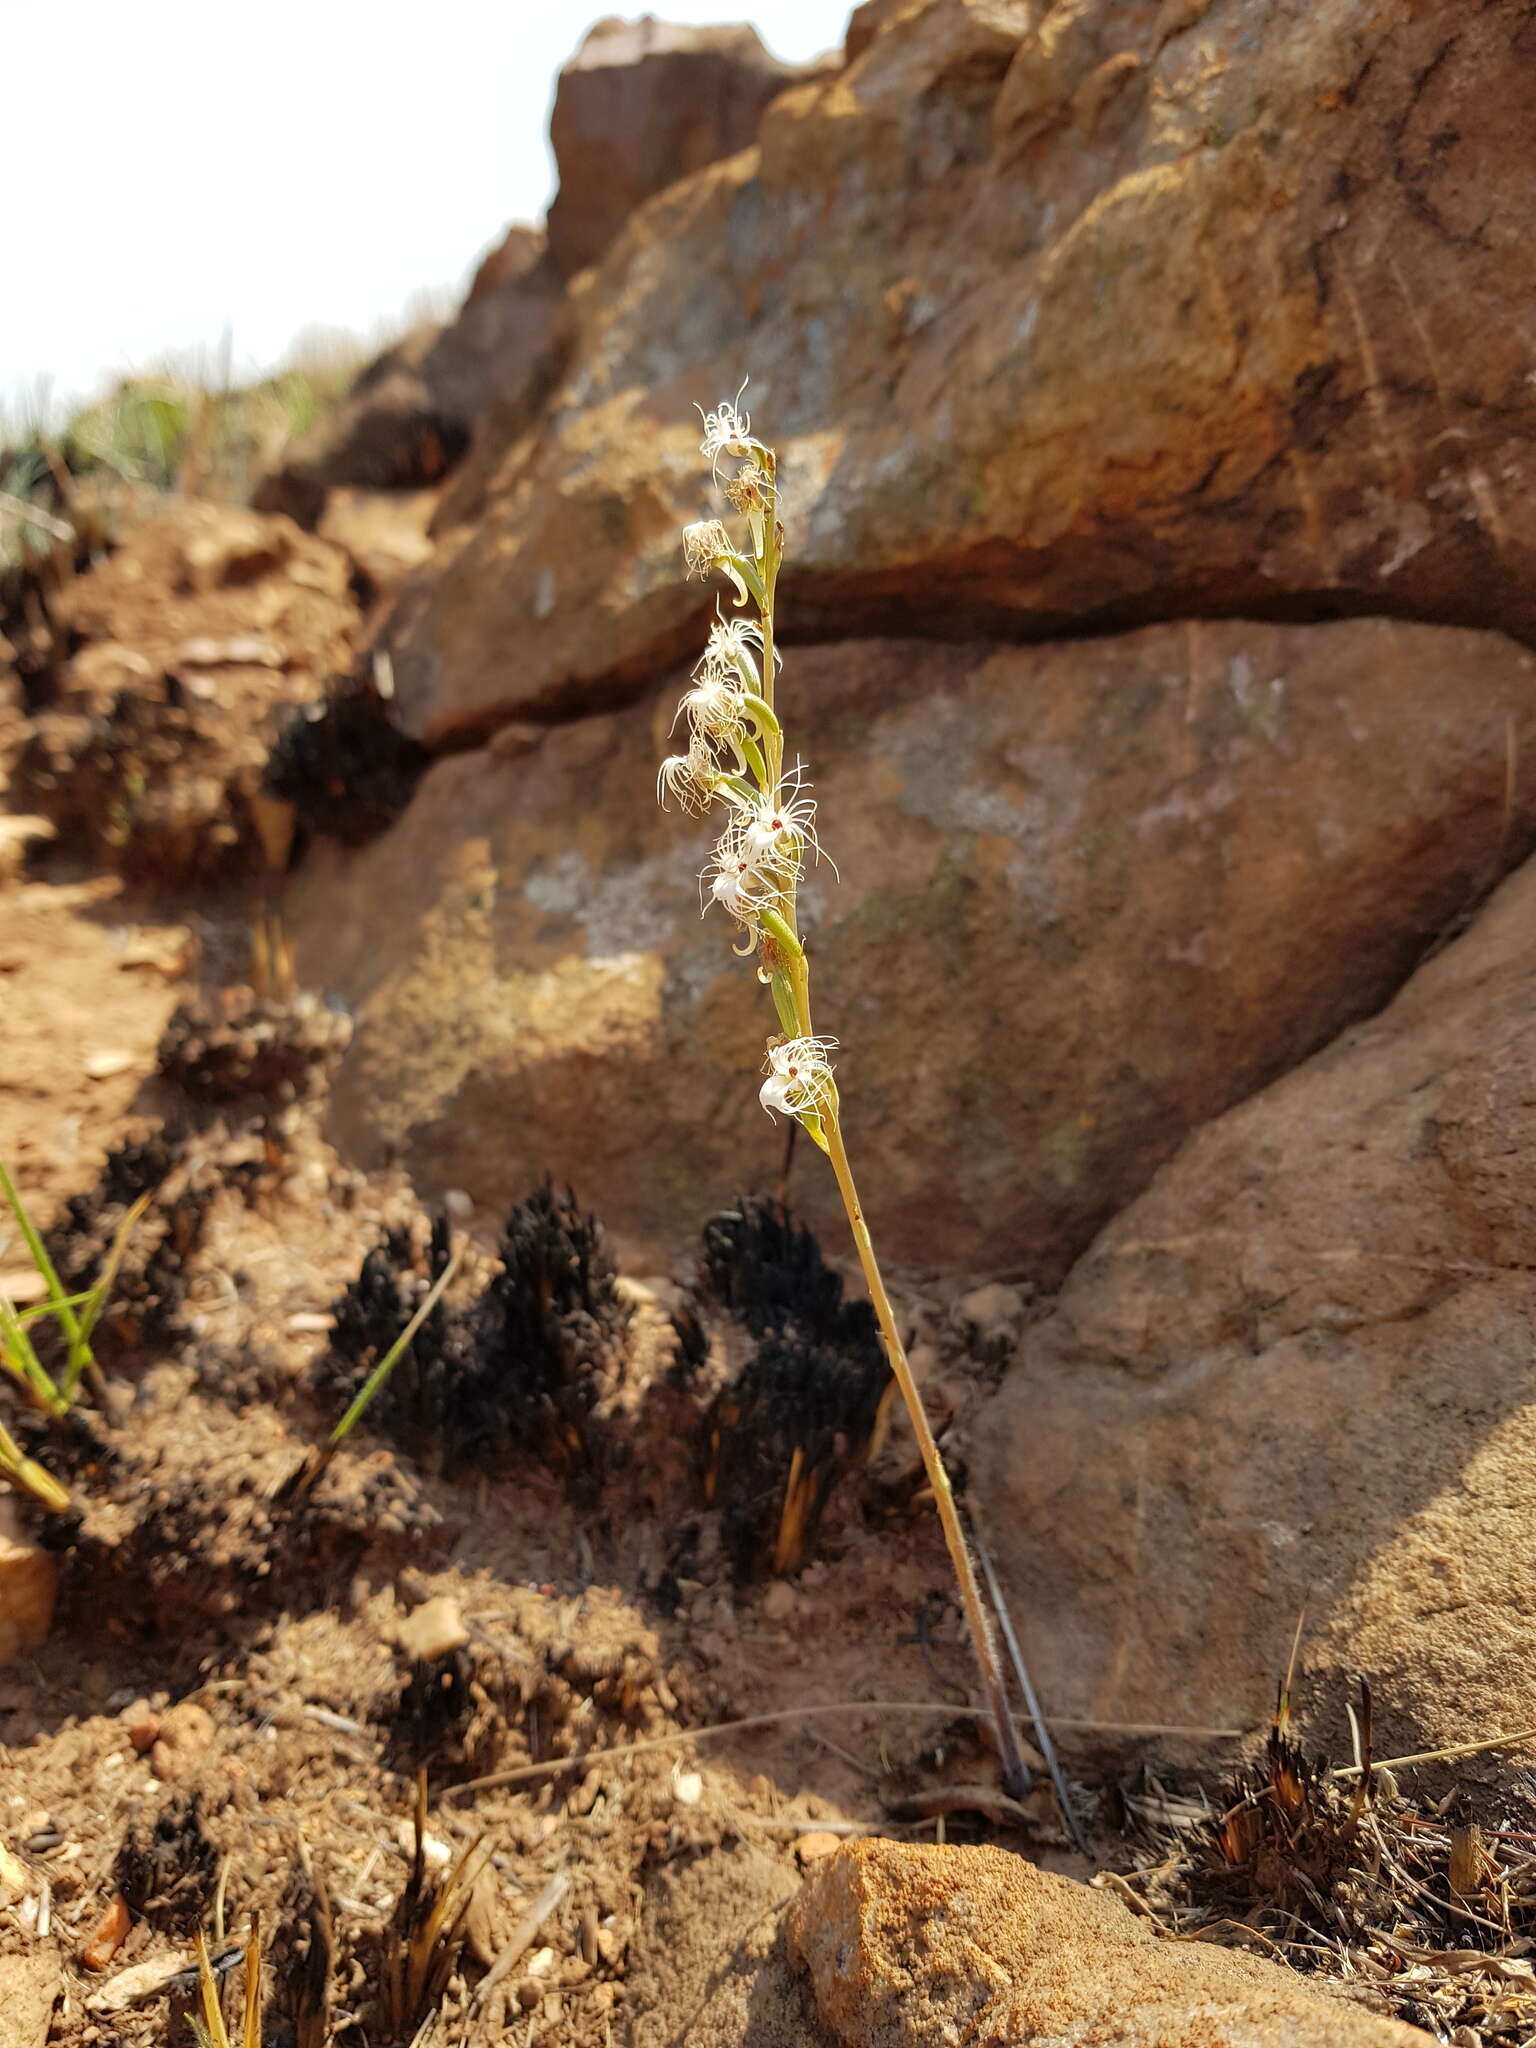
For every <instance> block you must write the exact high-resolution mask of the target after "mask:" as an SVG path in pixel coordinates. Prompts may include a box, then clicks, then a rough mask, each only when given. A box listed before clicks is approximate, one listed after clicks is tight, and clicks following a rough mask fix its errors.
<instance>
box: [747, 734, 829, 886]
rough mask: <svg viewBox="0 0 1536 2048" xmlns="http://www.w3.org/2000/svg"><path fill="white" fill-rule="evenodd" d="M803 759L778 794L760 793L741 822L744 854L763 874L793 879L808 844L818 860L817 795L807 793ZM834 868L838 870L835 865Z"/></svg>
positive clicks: (781, 784)
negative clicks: (765, 794)
mask: <svg viewBox="0 0 1536 2048" xmlns="http://www.w3.org/2000/svg"><path fill="white" fill-rule="evenodd" d="M803 775H804V770H803V768H802V766H801V764H800V762H798V761H797V762H796V763H795V765H794V767H793V768H792V769H790V771H789V773H788V774H787V775H786V776H785V777H784V780H783V781H782V782H781V783H780V784H779V787H778V789H777V791H776V792H775V794H774V795H773V796H771V797H769V796H760V797H759V798H758V800H757V802H756V803H755V804H754V805H753V807H752V810H751V812H750V813H749V814H748V815H747V816H746V818H745V820H744V821H743V823H742V826H741V851H742V854H743V856H744V857H745V858H746V859H747V860H748V861H749V862H750V863H751V864H752V865H753V866H754V867H755V868H758V869H760V870H761V871H762V872H763V873H764V874H773V875H780V876H784V877H786V878H790V879H793V877H795V876H796V875H798V874H799V872H800V869H801V866H802V864H803V861H804V858H805V856H804V851H803V849H804V848H805V847H807V846H808V847H809V848H810V849H811V852H812V853H813V854H814V855H815V856H816V858H817V860H820V859H821V844H820V841H819V840H818V839H817V837H816V799H815V798H814V797H812V796H808V795H807V794H806V789H807V785H806V783H805V782H804V780H803V779H802V778H803ZM833 872H834V873H835V872H836V869H835V867H834V869H833Z"/></svg>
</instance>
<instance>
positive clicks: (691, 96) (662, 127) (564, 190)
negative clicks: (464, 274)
mask: <svg viewBox="0 0 1536 2048" xmlns="http://www.w3.org/2000/svg"><path fill="white" fill-rule="evenodd" d="M801 75H802V74H801V73H800V71H799V70H798V69H797V67H796V66H794V65H792V64H781V63H779V62H778V60H777V59H776V58H774V57H770V56H769V54H768V52H767V51H766V50H765V49H764V48H763V46H762V43H761V41H760V40H759V38H758V34H757V30H756V29H755V28H752V27H749V26H748V24H747V23H745V22H743V23H741V24H740V25H739V26H737V27H734V28H691V27H683V26H681V25H679V24H677V23H673V22H667V21H658V20H657V19H656V18H655V16H654V15H650V14H646V15H643V16H642V17H641V18H640V19H639V20H638V21H625V20H622V19H621V18H619V17H618V16H616V15H615V16H610V17H609V18H608V19H606V20H604V21H600V22H598V23H597V24H596V26H595V27H593V28H591V29H589V30H588V31H587V34H586V36H585V37H584V38H583V40H582V44H581V47H580V49H579V50H578V51H577V52H576V54H575V56H574V57H572V59H571V61H570V63H569V64H567V65H566V66H565V68H564V69H563V70H562V71H561V73H560V78H559V82H558V83H557V85H556V87H555V104H554V111H553V112H552V114H551V116H550V123H549V139H550V144H551V146H552V148H553V150H554V153H555V163H556V165H557V167H558V169H559V173H560V189H559V191H558V192H557V193H556V194H555V199H554V203H553V205H552V206H551V207H550V209H549V250H550V255H551V257H552V258H553V260H554V265H555V268H556V270H557V271H558V272H559V273H560V275H561V276H562V277H574V276H575V275H576V273H577V271H578V270H585V269H586V268H587V266H588V264H590V263H595V262H596V261H597V259H598V257H599V256H601V255H602V254H603V252H604V250H606V249H607V247H608V245H609V244H610V242H612V240H613V238H614V236H615V235H616V234H617V233H618V231H619V229H620V228H621V227H623V225H624V223H625V221H627V220H628V218H629V216H630V215H631V214H632V213H633V212H634V211H635V209H636V208H637V207H638V206H639V205H640V204H641V203H642V202H643V201H644V200H647V199H649V198H650V197H651V195H652V194H653V193H655V192H660V191H662V190H663V189H664V188H665V187H666V186H668V185H671V184H674V183H675V182H676V181H677V180H678V179H679V178H684V177H687V176H688V175H689V174H690V173H692V172H694V171H698V170H702V169H703V168H704V166H705V165H706V164H712V163H715V162H716V161H718V159H719V158H721V157H727V156H734V155H735V154H736V152H737V151H738V150H742V149H745V148H746V147H747V146H748V144H749V143H752V142H754V141H755V140H756V139H757V124H758V122H759V121H760V120H761V118H762V114H763V109H764V108H765V107H766V106H767V105H768V103H769V101H770V100H772V99H774V98H775V97H776V96H777V95H778V94H779V93H781V92H783V91H784V89H785V87H786V86H788V85H790V84H792V83H793V82H794V81H795V80H796V79H798V78H799V77H800V76H801Z"/></svg>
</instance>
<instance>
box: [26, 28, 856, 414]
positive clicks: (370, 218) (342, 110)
mask: <svg viewBox="0 0 1536 2048" xmlns="http://www.w3.org/2000/svg"><path fill="white" fill-rule="evenodd" d="M851 4H852V0H734V4H733V0H650V6H649V11H650V12H652V13H654V14H656V15H658V16H660V17H661V18H662V19H664V20H670V21H688V22H708V21H722V20H724V21H730V20H741V19H743V18H748V19H752V20H754V21H755V22H756V25H757V28H758V32H759V34H760V35H761V36H762V38H763V41H764V42H765V43H766V44H767V45H768V47H769V48H770V49H771V50H772V51H773V52H774V54H775V55H776V56H779V57H783V58H787V59H790V60H792V61H796V62H799V61H802V60H804V59H806V58H809V57H813V56H816V55H818V54H819V53H820V52H822V51H823V50H827V49H830V48H832V47H833V46H835V45H836V44H838V43H839V42H840V41H841V38H842V32H843V27H844V23H845V20H846V17H847V14H848V11H849V8H850V6H851ZM646 11H647V7H646V6H645V5H644V4H642V5H639V6H635V5H631V6H628V7H625V6H623V5H614V4H609V5H607V6H604V5H603V4H602V0H597V4H593V0H0V75H3V78H4V93H5V142H4V157H5V163H6V203H5V226H4V263H3V266H0V415H3V413H4V412H5V411H8V410H12V409H13V408H15V407H17V406H21V407H25V406H26V405H27V404H28V402H29V401H30V400H31V399H32V398H34V396H36V395H38V394H39V393H40V391H41V390H42V388H43V387H47V388H48V389H49V390H50V391H51V396H52V399H53V401H54V402H55V403H57V402H59V401H61V400H66V399H74V398H78V397H81V396H89V395H91V394H93V393H94V392H95V391H96V390H98V389H99V388H101V387H102V386H103V385H105V384H107V383H110V382H111V380H112V379H113V378H114V377H116V376H118V375H120V374H122V373H123V372H125V371H128V370H131V369H138V368H143V367H145V366H146V365H148V364H151V363H153V362H155V361H157V360H159V359H161V358H163V357H164V356H166V355H167V354H168V353H173V352H174V353H185V352H198V353H199V354H201V355H202V356H203V358H204V359H205V360H207V361H208V362H209V364H210V365H212V364H213V363H214V362H215V361H216V360H217V359H218V356H219V352H220V350H221V348H222V346H223V341H224V336H225V334H226V331H227V332H228V334H229V336H230V338H231V352H232V361H233V367H234V370H235V373H236V374H237V375H240V374H245V373H247V372H249V371H252V370H254V369H256V368H258V367H267V366H270V365H272V364H273V363H275V362H276V361H278V360H279V359H281V357H282V356H283V354H284V352H285V351H286V349H287V348H288V346H289V345H290V343H291V342H292V341H293V339H294V337H295V336H296V335H297V334H298V333H299V331H300V330H301V329H303V328H306V327H309V326H311V325H320V326H324V327H341V328H349V329H353V330H362V331H364V332H373V331H375V330H376V329H377V328H378V326H379V325H380V324H381V323H391V324H392V323H394V322H395V321H396V320H398V318H399V316H400V314H401V313H402V311H403V309H404V308H405V307H406V306H407V304H408V302H409V301H410V299H411V298H412V296H413V294H416V293H419V292H421V291H423V290H431V289H433V288H442V287H455V286H458V285H460V284H462V283H463V281H464V280H465V279H466V277H467V275H468V273H469V271H470V270H471V268H472V266H473V264H474V261H475V259H476V257H477V256H478V255H479V254H480V253H481V252H482V251H483V250H484V249H485V248H487V247H488V246H489V245H490V244H491V243H492V242H494V241H496V240H498V239H499V237H500V235H501V234H502V232H503V230H504V229H505V227H506V225H507V223H508V222H509V221H513V220H537V219H539V218H541V217H542V215H543V212H544V208H545V206H546V205H547V203H548V201H549V197H550V188H551V182H552V168H551V164H550V159H549V154H548V148H547V144H546V140H545V131H546V128H547V125H548V116H549V102H550V96H551V93H552V90H553V86H554V77H555V73H556V71H557V70H558V69H559V67H560V65H561V64H562V63H563V62H564V60H565V59H566V57H568V56H569V55H570V53H571V52H572V51H573V50H574V49H575V47H576V45H577V43H578V42H579V41H580V39H581V37H582V35H583V33H584V32H585V30H586V29H587V28H588V27H589V26H590V25H591V23H592V22H593V21H594V20H596V19H598V18H599V17H600V16H602V15H604V14H616V13H626V14H629V15H632V16H633V15H638V14H641V13H644V12H646Z"/></svg>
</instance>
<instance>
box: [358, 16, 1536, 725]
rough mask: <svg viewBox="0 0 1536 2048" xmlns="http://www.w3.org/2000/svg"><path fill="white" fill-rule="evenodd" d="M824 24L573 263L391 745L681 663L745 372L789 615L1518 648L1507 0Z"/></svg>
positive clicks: (413, 632) (600, 698)
mask: <svg viewBox="0 0 1536 2048" xmlns="http://www.w3.org/2000/svg"><path fill="white" fill-rule="evenodd" d="M855 28H856V30H857V31H858V33H857V34H856V35H855V37H854V38H853V41H852V42H851V44H850V49H851V51H852V53H853V54H852V56H851V61H850V62H849V63H847V65H846V66H845V67H844V68H842V69H841V70H839V71H837V72H836V73H834V74H830V75H824V76H818V77H816V78H814V79H812V80H809V81H807V82H805V83H802V84H799V85H797V86H794V87H793V88H791V89H790V90H789V91H787V92H785V93H782V94H780V96H779V97H778V98H777V99H776V100H774V101H773V102H772V103H771V104H770V105H769V107H768V108H767V110H766V112H765V113H764V116H763V120H762V125H761V131H760V142H759V145H758V146H757V147H756V148H755V149H753V150H751V151H746V152H743V153H741V154H738V155H735V156H732V157H729V158H727V159H725V160H724V161H722V162H719V163H715V164H713V165H711V166H709V167H708V168H706V169H703V170H700V171H698V172H697V173H696V174H695V175H694V176H692V177H691V178H688V179H686V180H684V181H683V182H681V183H679V184H675V185H673V186H671V187H670V188H669V189H668V190H667V191H665V192H664V193H660V194H658V195H657V196H656V197H654V198H652V199H651V200H650V201H649V202H648V203H647V204H646V205H645V206H644V207H642V208H641V209H640V210H639V212H638V213H636V214H635V215H634V216H633V217H632V218H631V220H630V221H629V223H628V225H627V226H626V227H625V228H624V230H623V231H622V232H621V233H620V235H619V237H618V239H617V241H616V242H615V243H614V244H613V245H612V246H611V247H610V249H609V250H608V252H607V253H606V255H605V256H604V257H603V258H602V259H601V261H600V262H599V264H598V265H597V266H596V268H595V269H594V270H593V271H591V272H590V273H587V274H584V277H583V279H582V283H581V288H580V289H579V290H578V291H576V292H575V293H574V294H573V301H572V313H573V318H574V321H575V332H574V337H573V340H572V344H571V357H570V363H569V368H568V371H567V373H566V376H565V381H564V382H563V383H562V384H561V385H560V387H559V389H558V390H557V391H556V392H555V394H554V396H553V398H552V400H551V402H550V405H549V408H548V409H547V411H546V412H545V413H544V414H543V415H541V417H540V418H539V420H538V421H537V423H536V424H535V425H532V426H530V425H529V424H528V423H527V422H524V423H523V425H521V426H519V427H517V428H516V430H515V431H512V432H507V433H503V434H500V435H493V436H491V437H489V438H490V439H491V440H492V441H493V442H494V445H488V446H487V447H486V448H485V449H484V450H483V451H482V456H483V460H482V461H480V463H479V467H480V468H481V471H482V474H483V484H484V488H483V490H482V491H481V492H480V493H479V494H478V495H476V496H475V497H474V498H473V499H472V500H470V501H467V502H465V503H464V504H462V505H460V506H459V508H458V511H459V513H460V514H461V515H462V524H461V526H460V528H459V529H458V530H457V531H456V532H455V533H454V534H453V535H452V536H451V538H446V537H445V542H444V545H443V547H442V548H441V550H440V557H439V566H438V567H437V568H436V569H435V570H434V572H433V576H432V580H431V583H430V585H429V587H427V588H426V589H425V590H424V591H423V593H422V599H421V602H420V603H419V604H418V605H416V606H415V607H414V608H413V609H412V611H411V613H410V615H409V617H408V618H406V619H404V620H402V624H401V631H400V634H399V636H398V637H399V644H398V647H397V650H396V670H397V675H398V678H399V681H400V687H401V693H402V703H403V704H404V706H405V708H406V711H407V715H408V716H409V718H410V719H411V720H412V721H414V724H415V726H416V728H417V729H418V730H420V731H421V732H422V733H424V734H426V735H428V736H448V735H453V736H456V737H457V738H460V739H462V738H466V737H474V736H476V735H483V734H484V733H485V732H487V731H489V730H492V729H493V728H494V727H495V725H496V724H497V723H499V722H501V721H503V720H505V719H508V718H517V717H522V716H524V715H526V714H527V713H528V712H529V711H530V710H533V711H535V712H538V713H541V714H543V713H549V712H554V711H569V710H571V709H577V708H590V707H591V706H592V705H593V704H602V703H612V702H613V701H615V699H616V696H619V695H622V694H623V693H626V692H629V693H632V692H633V691H634V690H635V689H636V687H637V686H638V685H639V683H640V682H641V681H642V680H643V679H644V678H646V677H648V676H650V675H652V674H654V673H656V672H658V671H659V670H660V669H661V668H662V667H663V666H664V665H665V664H666V662H667V661H669V660H670V659H673V658H675V657H676V655H677V653H678V652H679V650H680V648H681V647H683V646H685V645H687V644H688V643H689V642H690V640H691V639H692V638H693V637H694V635H695V633H696V631H697V627H698V622H699V620H700V619H701V617H702V616H703V613H704V609H705V606H706V604H707V601H708V600H707V599H706V597H705V596H704V595H702V594H701V592H700V590H699V588H698V586H693V587H692V588H690V587H689V586H687V585H685V584H684V583H683V582H682V581H681V579H680V575H679V566H678V554H677V529H678V526H679V524H680V523H681V522H682V521H683V520H685V519H691V518H695V517H697V516H699V514H700V512H701V510H702V509H703V508H704V506H705V505H706V503H707V502H708V500H707V494H706V480H705V479H704V477H703V474H702V469H701V464H700V461H699V458H698V455H697V449H696V443H697V439H698V435H697V429H696V423H695V418H694V414H693V411H692V407H693V404H694V402H695V401H700V402H703V403H705V404H712V403H714V402H715V401H716V400H717V399H718V398H719V397H720V396H721V394H722V393H733V392H734V391H735V390H736V388H737V386H738V385H739V383H740V381H741V379H742V377H743V376H744V375H746V374H747V373H748V372H750V373H751V378H752V382H751V384H750V385H749V387H748V391H747V400H748V403H749V405H750V406H751V407H752V409H753V411H754V413H755V415H756V418H757V422H758V425H759V428H760V430H761V431H763V432H764V433H765V434H766V435H767V437H768V438H769V439H770V440H773V441H774V442H775V443H776V444H777V445H778V446H779V448H780V450H781V454H782V457H783V465H784V467H783V474H784V477H785V486H786V492H787V504H788V507H789V511H790V516H791V554H790V560H789V569H788V572H787V575H786V578H785V581H784V583H783V585H782V592H783V597H784V623H785V625H786V627H787V629H788V630H789V631H790V632H792V633H799V634H802V635H825V634H837V635H841V634H846V633H848V632H850V631H860V632H864V633H869V632H875V633H892V632H910V631H917V632H922V633H928V634H949V635H961V634H968V635H977V634H989V635H992V634H997V633H999V632H1001V633H1005V634H1028V635H1032V636H1038V635H1043V634H1048V633H1051V632H1053V631H1057V630H1059V629H1060V628H1061V627H1062V626H1063V625H1065V624H1067V623H1069V622H1070V623H1072V624H1073V625H1074V626H1080V625H1083V624H1087V623H1092V624H1097V625H1101V626H1109V627H1114V628H1120V627H1124V626H1126V625H1129V624H1134V623H1137V622H1142V621H1146V620H1149V619H1155V618H1167V617H1177V616H1181V615H1187V614H1212V613H1233V612H1244V613H1250V614H1252V613H1259V614H1263V615H1267V616H1291V617H1296V616H1301V617H1319V616H1332V615H1336V614H1338V613H1341V612H1388V613H1393V614H1396V615H1399V616H1407V617H1416V618H1434V619H1438V620H1442V621H1449V622H1466V623H1475V624H1491V625H1495V626H1499V627H1501V628H1503V629H1505V630H1508V631H1511V632H1513V633H1515V634H1517V635H1529V634H1530V633H1532V632H1533V631H1536V602H1533V588H1536V579H1533V569H1536V509H1533V508H1536V489H1532V487H1531V482H1532V474H1533V466H1536V465H1533V446H1532V444H1533V432H1536V386H1533V385H1532V383H1531V379H1530V374H1529V372H1530V363H1529V350H1528V348H1527V345H1526V342H1525V340H1524V338H1523V332H1522V328H1521V319H1522V317H1523V316H1522V313H1521V309H1522V308H1528V307H1529V306H1531V305H1532V303H1533V302H1536V179H1533V177H1532V175H1531V171H1530V165H1529V152H1528V151H1527V150H1526V147H1525V134H1526V126H1527V122H1526V111H1527V98H1528V89H1527V75H1528V70H1529V56H1530V40H1531V34H1532V30H1531V25H1530V20H1529V14H1528V10H1527V9H1526V8H1525V7H1524V6H1523V5H1522V4H1520V0H1493V4H1490V5H1487V6H1483V7H1480V8H1478V9H1476V10H1475V11H1473V12H1470V13H1469V11H1468V10H1467V8H1466V7H1465V6H1464V5H1462V4H1461V0H1383V4H1381V5H1377V6H1374V7H1372V8H1370V9H1367V10H1362V9H1361V8H1360V7H1358V6H1357V5H1355V4H1353V0H1320V4H1318V5H1316V6H1312V7H1308V8H1306V9H1305V10H1302V11H1300V12H1298V11H1297V10H1296V9H1295V8H1294V7H1292V6H1291V5H1290V4H1289V0H1208V4H1196V0H1181V4H1174V5H1168V6H1163V7H1160V8H1159V7H1152V6H1150V5H1149V6H1139V7H1127V6H1125V5H1123V4H1122V0H1072V4H1070V5H1065V4H1058V5H1055V6H1052V7H1049V8H1043V7H1040V6H1037V5H1034V4H1032V0H907V4H904V5H899V6H881V7H879V8H876V9H865V10H861V12H860V17H859V19H858V21H857V22H856V23H855ZM557 218H558V215H557ZM553 232H554V229H553V226H552V233H553ZM482 514H483V516H481V515H482Z"/></svg>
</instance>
